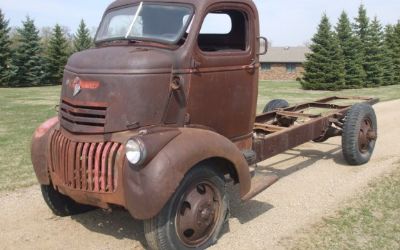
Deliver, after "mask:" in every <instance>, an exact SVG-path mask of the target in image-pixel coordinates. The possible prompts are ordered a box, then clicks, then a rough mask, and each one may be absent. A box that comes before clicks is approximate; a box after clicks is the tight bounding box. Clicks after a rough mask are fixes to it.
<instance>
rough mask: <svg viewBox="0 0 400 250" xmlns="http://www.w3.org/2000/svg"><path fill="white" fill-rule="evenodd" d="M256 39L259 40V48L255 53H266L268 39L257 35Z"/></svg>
mask: <svg viewBox="0 0 400 250" xmlns="http://www.w3.org/2000/svg"><path fill="white" fill-rule="evenodd" d="M257 39H258V40H259V42H260V50H259V52H258V54H257V55H259V56H261V55H265V54H267V52H268V39H267V38H265V37H263V36H259V37H257Z"/></svg>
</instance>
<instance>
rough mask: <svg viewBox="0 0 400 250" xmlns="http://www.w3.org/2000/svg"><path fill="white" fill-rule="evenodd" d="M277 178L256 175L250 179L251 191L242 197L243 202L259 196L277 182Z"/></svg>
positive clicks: (274, 176)
mask: <svg viewBox="0 0 400 250" xmlns="http://www.w3.org/2000/svg"><path fill="white" fill-rule="evenodd" d="M278 179H279V177H278V176H277V175H262V174H256V175H254V176H253V178H251V189H250V191H249V192H248V193H247V194H246V195H245V196H243V197H242V200H243V201H248V200H250V199H252V198H254V197H255V196H256V195H258V194H260V193H261V192H262V191H264V190H265V189H267V188H269V187H270V186H271V185H272V184H274V183H275V182H277V181H278Z"/></svg>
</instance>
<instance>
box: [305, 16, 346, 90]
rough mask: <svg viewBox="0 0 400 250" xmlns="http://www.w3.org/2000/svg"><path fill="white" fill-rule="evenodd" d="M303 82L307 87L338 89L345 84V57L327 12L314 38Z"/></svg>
mask: <svg viewBox="0 0 400 250" xmlns="http://www.w3.org/2000/svg"><path fill="white" fill-rule="evenodd" d="M310 49H311V53H310V54H308V55H307V61H306V62H305V64H304V68H305V73H304V76H303V78H302V80H301V84H302V86H303V88H305V89H328V90H336V89H341V88H343V87H344V86H345V79H344V77H345V70H344V57H343V54H342V51H341V49H340V46H339V40H338V39H337V37H336V35H335V34H334V33H333V32H332V26H331V24H330V22H329V19H328V17H327V16H326V14H324V15H323V17H322V19H321V23H320V24H319V27H318V31H317V33H316V34H315V35H314V37H313V38H312V44H311V46H310Z"/></svg>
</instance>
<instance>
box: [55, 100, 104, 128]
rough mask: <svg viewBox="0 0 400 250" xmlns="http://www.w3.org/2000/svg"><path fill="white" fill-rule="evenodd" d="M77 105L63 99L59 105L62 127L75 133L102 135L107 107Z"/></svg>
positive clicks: (101, 104) (102, 104) (97, 104)
mask: <svg viewBox="0 0 400 250" xmlns="http://www.w3.org/2000/svg"><path fill="white" fill-rule="evenodd" d="M91 104H92V105H88V104H86V103H85V104H82V103H77V102H74V101H72V100H67V99H65V98H64V99H63V100H62V101H61V105H60V118H61V123H62V125H63V127H64V128H65V129H67V130H69V131H71V132H75V133H85V132H89V133H103V132H104V126H105V124H106V114H107V105H106V104H104V103H91Z"/></svg>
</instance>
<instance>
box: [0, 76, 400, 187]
mask: <svg viewBox="0 0 400 250" xmlns="http://www.w3.org/2000/svg"><path fill="white" fill-rule="evenodd" d="M59 93H60V87H40V88H18V89H0V191H4V190H13V189H16V188H21V187H26V186H30V185H32V184H34V183H35V182H36V179H35V176H34V173H33V169H32V166H31V162H30V141H31V136H32V134H33V132H34V130H35V128H36V127H37V126H38V125H39V124H41V123H42V122H44V121H45V120H46V119H47V118H50V117H52V116H55V115H56V112H55V109H54V106H55V105H56V104H58V101H59ZM259 93H260V97H259V105H258V111H261V110H262V109H263V107H264V105H265V104H266V103H267V102H268V101H269V100H271V99H276V98H284V99H287V100H288V101H289V103H291V104H296V103H301V102H304V101H310V100H316V99H319V98H322V97H325V96H332V95H345V96H352V95H353V96H354V95H362V96H374V97H379V98H381V100H383V101H385V100H391V99H399V98H400V85H398V86H390V87H382V88H377V89H361V90H346V91H342V92H327V91H304V90H301V89H300V85H299V84H298V83H297V82H260V88H259Z"/></svg>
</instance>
